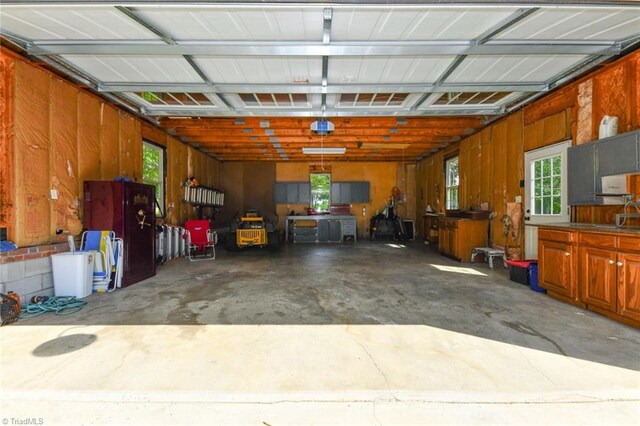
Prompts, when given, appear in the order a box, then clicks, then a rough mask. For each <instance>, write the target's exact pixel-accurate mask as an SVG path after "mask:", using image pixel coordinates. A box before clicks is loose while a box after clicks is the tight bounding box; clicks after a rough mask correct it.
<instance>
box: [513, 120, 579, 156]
mask: <svg viewBox="0 0 640 426" xmlns="http://www.w3.org/2000/svg"><path fill="white" fill-rule="evenodd" d="M571 116H572V114H571V112H570V110H566V111H561V112H559V113H557V114H554V115H550V116H548V117H545V118H543V119H540V120H538V121H536V122H535V123H532V124H530V125H528V126H526V127H525V128H524V144H525V145H524V149H525V151H531V150H534V149H538V148H542V147H544V146H549V145H552V144H554V143H557V142H562V141H564V140H567V139H571V121H570V118H571Z"/></svg>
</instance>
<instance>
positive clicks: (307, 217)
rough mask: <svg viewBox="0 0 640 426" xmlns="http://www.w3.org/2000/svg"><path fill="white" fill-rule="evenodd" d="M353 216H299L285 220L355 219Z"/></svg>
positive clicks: (288, 217)
mask: <svg viewBox="0 0 640 426" xmlns="http://www.w3.org/2000/svg"><path fill="white" fill-rule="evenodd" d="M355 217H356V215H354V214H313V215H304V216H303V215H300V216H287V220H323V219H355Z"/></svg>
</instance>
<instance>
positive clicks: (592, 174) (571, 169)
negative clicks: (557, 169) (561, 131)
mask: <svg viewBox="0 0 640 426" xmlns="http://www.w3.org/2000/svg"><path fill="white" fill-rule="evenodd" d="M596 154H597V149H596V144H595V143H588V144H584V145H576V146H572V147H570V148H569V150H568V152H567V158H568V163H567V176H568V193H567V196H568V199H569V205H572V206H582V205H594V204H600V203H601V202H602V199H601V198H597V197H596V196H595V194H596V193H598V192H600V191H601V187H602V183H601V182H600V179H599V178H598V176H597V158H596Z"/></svg>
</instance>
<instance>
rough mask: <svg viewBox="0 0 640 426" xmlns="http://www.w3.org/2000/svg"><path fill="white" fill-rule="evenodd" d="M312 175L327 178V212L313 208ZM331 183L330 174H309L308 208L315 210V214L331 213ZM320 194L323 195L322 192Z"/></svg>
mask: <svg viewBox="0 0 640 426" xmlns="http://www.w3.org/2000/svg"><path fill="white" fill-rule="evenodd" d="M314 175H326V176H328V177H329V188H328V189H327V195H328V200H329V203H328V205H327V210H320V209H319V208H315V207H314V205H313V194H314V190H313V180H312V176H314ZM331 183H332V179H331V173H309V208H312V209H315V211H316V213H329V212H330V211H331ZM320 193H324V191H323V192H320Z"/></svg>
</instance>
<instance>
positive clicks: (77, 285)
mask: <svg viewBox="0 0 640 426" xmlns="http://www.w3.org/2000/svg"><path fill="white" fill-rule="evenodd" d="M94 257H95V254H94V253H91V252H75V253H70V252H69V253H58V254H54V255H52V256H51V264H52V269H53V291H54V294H55V295H56V296H75V297H77V298H78V299H81V298H83V297H87V296H89V295H90V294H91V292H92V291H93V259H94Z"/></svg>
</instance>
